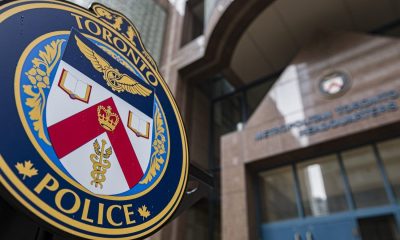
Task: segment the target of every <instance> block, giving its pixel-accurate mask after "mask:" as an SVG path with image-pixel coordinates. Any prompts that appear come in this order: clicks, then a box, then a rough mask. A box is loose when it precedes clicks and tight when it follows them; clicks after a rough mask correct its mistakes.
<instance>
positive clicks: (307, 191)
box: [297, 155, 348, 216]
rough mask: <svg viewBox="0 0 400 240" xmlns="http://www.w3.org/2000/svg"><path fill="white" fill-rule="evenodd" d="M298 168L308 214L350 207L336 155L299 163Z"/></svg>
mask: <svg viewBox="0 0 400 240" xmlns="http://www.w3.org/2000/svg"><path fill="white" fill-rule="evenodd" d="M297 169H298V175H299V180H300V188H301V194H302V200H303V207H304V211H305V214H306V215H307V216H320V215H327V214H330V213H334V212H339V211H344V210H347V209H348V206H347V202H346V196H345V187H344V181H343V178H342V175H341V173H340V167H339V162H338V159H337V157H336V155H329V156H325V157H321V158H316V159H313V160H310V161H307V162H304V163H301V164H298V166H297Z"/></svg>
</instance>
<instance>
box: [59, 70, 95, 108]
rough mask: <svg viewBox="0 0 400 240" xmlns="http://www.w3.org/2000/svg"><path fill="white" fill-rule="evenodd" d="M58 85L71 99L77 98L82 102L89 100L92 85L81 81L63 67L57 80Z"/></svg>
mask: <svg viewBox="0 0 400 240" xmlns="http://www.w3.org/2000/svg"><path fill="white" fill-rule="evenodd" d="M58 86H59V87H60V88H61V89H62V90H63V91H64V92H66V93H67V94H68V95H69V97H70V98H71V99H77V100H79V101H82V102H84V103H88V102H89V98H90V92H91V91H92V86H90V85H89V84H87V83H85V82H83V81H80V80H78V79H77V78H76V77H75V76H74V75H72V74H71V73H70V72H68V71H67V70H65V69H63V71H62V73H61V78H60V81H59V82H58Z"/></svg>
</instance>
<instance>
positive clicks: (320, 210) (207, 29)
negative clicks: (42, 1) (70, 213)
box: [0, 0, 400, 240]
mask: <svg viewBox="0 0 400 240" xmlns="http://www.w3.org/2000/svg"><path fill="white" fill-rule="evenodd" d="M73 2H74V3H76V4H80V5H82V6H84V7H88V6H89V5H90V2H92V1H79V0H74V1H73ZM101 2H102V3H104V4H105V5H107V6H109V7H111V8H114V9H116V10H118V11H121V12H122V13H124V14H125V15H126V16H127V17H128V18H130V19H131V20H132V21H133V22H134V24H136V25H137V27H138V29H139V31H140V32H141V34H142V37H143V39H144V44H145V45H146V47H147V48H148V50H149V51H150V52H151V53H152V55H153V56H154V57H155V59H156V61H157V63H158V65H159V68H160V69H161V72H162V73H163V76H164V78H165V80H166V82H167V83H168V85H169V86H170V89H171V91H172V92H173V94H174V95H175V98H176V100H177V102H178V105H179V107H180V111H181V113H182V116H183V118H184V122H185V126H186V129H187V133H188V140H189V146H190V160H191V162H192V163H194V164H196V165H198V166H200V167H202V168H203V169H205V170H206V171H208V172H210V173H211V174H213V176H214V179H215V188H214V190H213V191H212V192H210V194H209V196H208V197H207V198H204V199H202V200H200V201H199V202H197V203H196V204H195V205H194V206H193V207H192V208H190V209H189V210H187V211H186V212H184V213H183V214H182V215H181V216H179V217H178V218H176V219H174V220H173V221H172V222H170V223H168V224H167V225H166V226H164V227H163V228H162V229H161V230H160V231H159V232H158V233H156V234H155V235H154V236H152V237H151V239H160V240H166V239H168V240H186V239H190V240H203V239H207V240H214V239H215V240H217V239H223V240H236V239H237V240H246V239H265V240H267V239H268V240H275V239H279V240H280V239H296V240H297V239H315V240H318V239H324V240H330V239H349V240H353V239H354V240H358V239H362V240H369V239H371V240H372V239H383V236H385V237H386V238H385V239H399V227H400V205H399V204H400V188H399V186H400V174H399V172H400V150H399V146H400V110H398V109H399V107H400V97H399V96H400V70H399V69H400V40H399V39H398V36H399V35H400V1H398V0H387V1H358V0H343V1H334V0H326V1H317V0H306V1H301V2H300V1H293V0H275V1H272V0H235V1H232V0H186V1H185V0H169V1H167V0H159V1H150V0H131V1H114V0H113V1H101ZM2 211H3V213H2V215H3V216H6V217H5V218H3V219H2V220H1V221H3V224H4V225H3V226H7V224H8V226H24V229H25V230H24V231H19V229H20V227H10V228H8V230H7V231H3V232H1V233H0V234H3V235H0V239H32V240H33V239H35V240H37V239H41V240H44V239H60V240H61V239H65V238H64V237H62V236H56V235H53V234H51V233H50V232H49V231H46V230H43V229H42V228H38V225H36V224H34V223H33V222H32V221H31V220H29V218H26V217H24V216H22V215H20V214H19V213H15V211H13V210H11V209H10V208H9V207H8V205H6V203H4V204H3V208H2ZM6 219H7V220H6ZM6 229H7V228H6Z"/></svg>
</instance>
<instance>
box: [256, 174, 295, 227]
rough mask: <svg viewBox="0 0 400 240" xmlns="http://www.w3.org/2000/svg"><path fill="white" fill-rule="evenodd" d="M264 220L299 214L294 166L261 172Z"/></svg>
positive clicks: (292, 216)
mask: <svg viewBox="0 0 400 240" xmlns="http://www.w3.org/2000/svg"><path fill="white" fill-rule="evenodd" d="M259 177H260V187H261V207H262V220H263V222H273V221H279V220H284V219H290V218H295V217H297V216H298V214H297V207H296V194H295V181H294V176H293V171H292V167H290V166H289V167H283V168H278V169H274V170H269V171H265V172H262V173H259Z"/></svg>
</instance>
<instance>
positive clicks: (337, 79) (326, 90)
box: [319, 71, 350, 97]
mask: <svg viewBox="0 0 400 240" xmlns="http://www.w3.org/2000/svg"><path fill="white" fill-rule="evenodd" d="M349 87H350V80H349V77H348V75H347V74H346V73H344V72H341V71H335V72H333V73H329V74H327V75H325V76H324V77H323V78H322V79H321V80H320V82H319V89H320V91H321V93H322V94H324V95H325V96H327V97H337V96H341V95H342V94H344V93H345V92H346V91H347V90H348V89H349Z"/></svg>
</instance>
